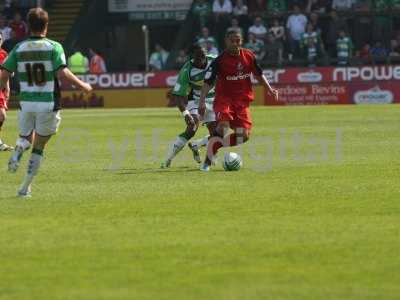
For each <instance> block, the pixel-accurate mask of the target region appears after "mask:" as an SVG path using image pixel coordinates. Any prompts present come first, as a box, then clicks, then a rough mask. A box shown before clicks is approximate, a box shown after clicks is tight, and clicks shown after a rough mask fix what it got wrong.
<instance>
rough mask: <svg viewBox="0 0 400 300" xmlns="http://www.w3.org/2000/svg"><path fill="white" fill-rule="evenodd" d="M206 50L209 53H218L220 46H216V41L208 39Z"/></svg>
mask: <svg viewBox="0 0 400 300" xmlns="http://www.w3.org/2000/svg"><path fill="white" fill-rule="evenodd" d="M206 50H207V53H208V54H213V55H218V54H219V51H218V48H217V47H215V45H214V43H212V42H210V41H207V43H206Z"/></svg>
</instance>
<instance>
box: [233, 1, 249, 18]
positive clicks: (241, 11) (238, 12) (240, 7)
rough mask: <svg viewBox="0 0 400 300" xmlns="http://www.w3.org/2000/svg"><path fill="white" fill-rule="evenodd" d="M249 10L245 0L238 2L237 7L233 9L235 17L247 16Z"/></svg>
mask: <svg viewBox="0 0 400 300" xmlns="http://www.w3.org/2000/svg"><path fill="white" fill-rule="evenodd" d="M248 13H249V8H248V7H247V5H246V4H244V3H243V0H236V3H235V6H234V7H233V15H234V16H235V17H240V16H247V15H248Z"/></svg>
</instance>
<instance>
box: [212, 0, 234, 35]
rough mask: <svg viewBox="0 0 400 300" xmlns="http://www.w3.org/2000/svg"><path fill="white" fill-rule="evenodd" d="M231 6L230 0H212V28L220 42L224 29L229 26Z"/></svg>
mask: <svg viewBox="0 0 400 300" xmlns="http://www.w3.org/2000/svg"><path fill="white" fill-rule="evenodd" d="M232 11H233V7H232V2H231V0H214V3H213V13H214V18H215V24H214V26H215V27H214V28H216V29H218V31H217V40H218V41H219V42H220V43H221V42H222V41H223V39H224V35H225V30H226V28H228V27H229V22H230V15H231V14H232Z"/></svg>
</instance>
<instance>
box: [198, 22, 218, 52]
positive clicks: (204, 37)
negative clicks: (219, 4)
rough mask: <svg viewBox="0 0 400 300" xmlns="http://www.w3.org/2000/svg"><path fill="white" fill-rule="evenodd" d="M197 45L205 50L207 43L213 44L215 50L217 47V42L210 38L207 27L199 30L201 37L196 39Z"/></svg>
mask: <svg viewBox="0 0 400 300" xmlns="http://www.w3.org/2000/svg"><path fill="white" fill-rule="evenodd" d="M197 43H198V44H199V45H200V46H202V47H204V48H207V43H211V44H213V46H214V47H216V48H217V46H218V45H217V40H216V39H215V38H214V37H213V36H210V30H209V29H208V28H207V27H203V28H202V29H201V36H199V37H198V38H197Z"/></svg>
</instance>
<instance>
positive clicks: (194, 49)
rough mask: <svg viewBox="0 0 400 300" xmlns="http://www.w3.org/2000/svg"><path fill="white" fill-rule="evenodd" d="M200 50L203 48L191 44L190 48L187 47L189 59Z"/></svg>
mask: <svg viewBox="0 0 400 300" xmlns="http://www.w3.org/2000/svg"><path fill="white" fill-rule="evenodd" d="M202 49H203V47H202V46H200V45H199V44H193V45H191V46H190V47H189V50H188V52H189V55H190V57H193V56H194V53H195V52H196V51H199V50H202Z"/></svg>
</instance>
